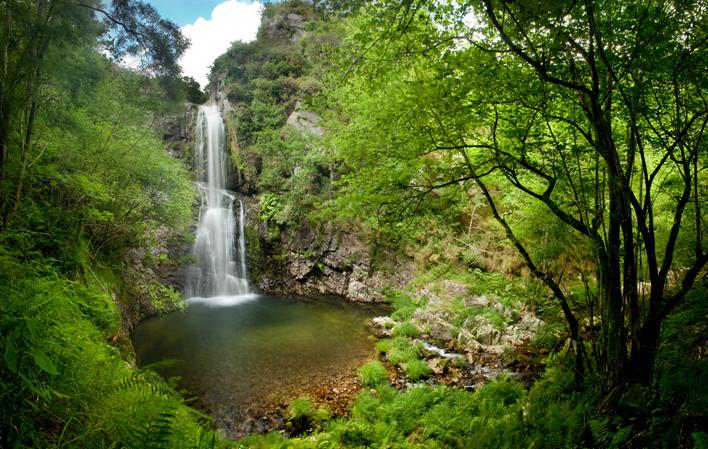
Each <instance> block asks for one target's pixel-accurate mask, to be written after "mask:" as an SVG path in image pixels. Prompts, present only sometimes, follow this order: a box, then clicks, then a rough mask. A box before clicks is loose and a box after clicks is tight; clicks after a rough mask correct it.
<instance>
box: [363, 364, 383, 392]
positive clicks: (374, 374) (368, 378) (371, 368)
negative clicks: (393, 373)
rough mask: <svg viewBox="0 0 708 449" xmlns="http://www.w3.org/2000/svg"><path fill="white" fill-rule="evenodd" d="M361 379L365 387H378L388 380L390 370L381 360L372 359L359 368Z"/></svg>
mask: <svg viewBox="0 0 708 449" xmlns="http://www.w3.org/2000/svg"><path fill="white" fill-rule="evenodd" d="M359 380H360V381H361V384H362V385H363V386H365V387H378V386H379V385H381V384H383V383H385V382H386V381H387V380H388V371H386V368H385V367H384V366H383V365H382V364H381V362H379V361H378V360H372V361H370V362H367V363H366V364H364V366H362V367H361V368H359Z"/></svg>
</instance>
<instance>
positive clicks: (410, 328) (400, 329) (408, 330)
mask: <svg viewBox="0 0 708 449" xmlns="http://www.w3.org/2000/svg"><path fill="white" fill-rule="evenodd" d="M392 334H393V336H394V337H398V336H402V337H409V338H415V337H417V336H418V334H419V332H418V328H417V327H415V325H413V324H412V323H410V322H408V321H406V322H405V323H398V324H396V325H395V326H394V327H393V331H392Z"/></svg>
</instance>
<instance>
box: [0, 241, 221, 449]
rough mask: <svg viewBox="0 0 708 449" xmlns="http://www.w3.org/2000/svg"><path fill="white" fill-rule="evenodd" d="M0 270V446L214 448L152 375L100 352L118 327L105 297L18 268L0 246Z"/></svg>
mask: <svg viewBox="0 0 708 449" xmlns="http://www.w3.org/2000/svg"><path fill="white" fill-rule="evenodd" d="M0 268H1V269H0V285H3V301H2V302H0V353H2V354H3V357H2V362H1V363H0V372H1V373H2V376H0V379H2V380H0V400H1V401H2V403H3V414H2V415H1V416H0V428H2V429H3V431H7V432H8V433H6V434H5V435H4V437H6V438H7V441H10V442H12V444H13V445H17V446H19V445H21V446H24V447H55V446H61V445H63V444H80V445H81V447H89V448H92V447H95V448H99V447H109V446H111V445H113V444H117V443H118V442H120V443H121V444H123V445H125V446H126V447H175V448H179V447H185V448H186V447H204V448H206V447H214V446H213V445H212V444H211V443H210V433H209V432H207V431H206V430H203V429H202V428H201V427H200V425H199V422H201V420H202V418H200V417H198V416H197V415H196V413H195V412H193V411H191V410H190V409H188V408H187V407H186V406H185V405H184V403H183V400H182V398H181V396H180V395H179V394H178V393H177V392H175V390H173V389H172V388H171V387H170V386H168V385H167V384H165V383H164V381H162V380H161V379H160V377H159V376H158V375H157V374H154V373H151V372H136V371H132V370H131V369H130V368H129V367H128V365H127V364H126V363H125V361H124V360H123V359H122V358H121V356H120V353H119V352H118V350H117V349H116V348H114V347H112V346H109V345H107V344H106V339H107V338H112V335H114V334H113V333H114V332H116V331H117V329H118V326H119V320H118V314H117V311H116V305H115V303H114V302H113V299H112V298H111V296H110V295H108V294H107V293H105V291H103V290H102V289H100V288H98V287H96V288H94V287H87V286H84V285H82V284H81V283H78V282H74V281H70V280H68V279H66V278H65V277H63V276H62V275H60V274H59V273H57V272H56V271H55V270H54V269H53V268H52V267H51V266H48V265H46V264H44V263H41V262H40V261H39V260H34V261H32V262H29V263H28V262H20V261H19V257H18V255H17V254H15V253H14V252H12V251H8V250H7V249H6V248H5V247H3V246H0ZM104 286H105V285H104ZM28 397H32V398H34V399H33V400H27V398H28ZM214 441H216V440H214ZM71 442H73V443H71Z"/></svg>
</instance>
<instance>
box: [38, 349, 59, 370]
mask: <svg viewBox="0 0 708 449" xmlns="http://www.w3.org/2000/svg"><path fill="white" fill-rule="evenodd" d="M32 357H33V358H34V363H36V364H37V366H38V367H39V368H40V369H41V370H42V371H44V372H45V373H47V374H51V375H52V376H56V375H57V374H59V371H57V367H56V366H54V362H52V361H51V359H50V358H49V356H48V355H47V354H45V353H44V352H43V351H42V350H41V349H33V350H32Z"/></svg>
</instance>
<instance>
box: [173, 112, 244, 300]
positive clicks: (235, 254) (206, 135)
mask: <svg viewBox="0 0 708 449" xmlns="http://www.w3.org/2000/svg"><path fill="white" fill-rule="evenodd" d="M195 143H196V148H195V150H196V151H195V166H196V170H197V175H198V179H199V182H198V183H197V185H198V186H199V192H200V194H201V207H200V211H199V225H198V227H197V232H196V238H195V241H194V248H193V250H192V255H193V256H194V258H195V261H194V263H193V264H192V265H191V266H190V267H189V268H188V271H187V282H186V284H187V285H186V291H185V296H186V297H187V298H188V299H190V300H195V299H196V300H199V299H203V300H208V299H209V298H214V297H219V298H222V299H223V298H224V297H233V296H242V295H248V294H249V293H250V291H249V287H248V276H247V271H246V238H245V235H244V227H245V225H244V221H245V215H246V212H245V208H244V204H243V202H242V201H240V200H239V201H238V206H239V211H238V224H237V223H236V216H235V215H234V210H233V206H234V203H235V201H236V198H235V197H234V195H233V194H231V193H230V192H228V191H227V190H226V161H227V159H226V148H225V146H226V145H225V143H226V138H225V130H224V121H223V118H222V116H221V113H220V112H219V108H218V107H217V106H216V105H203V106H200V107H199V113H198V115H197V128H196V141H195ZM236 232H238V237H237V239H236V235H235V234H236Z"/></svg>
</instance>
